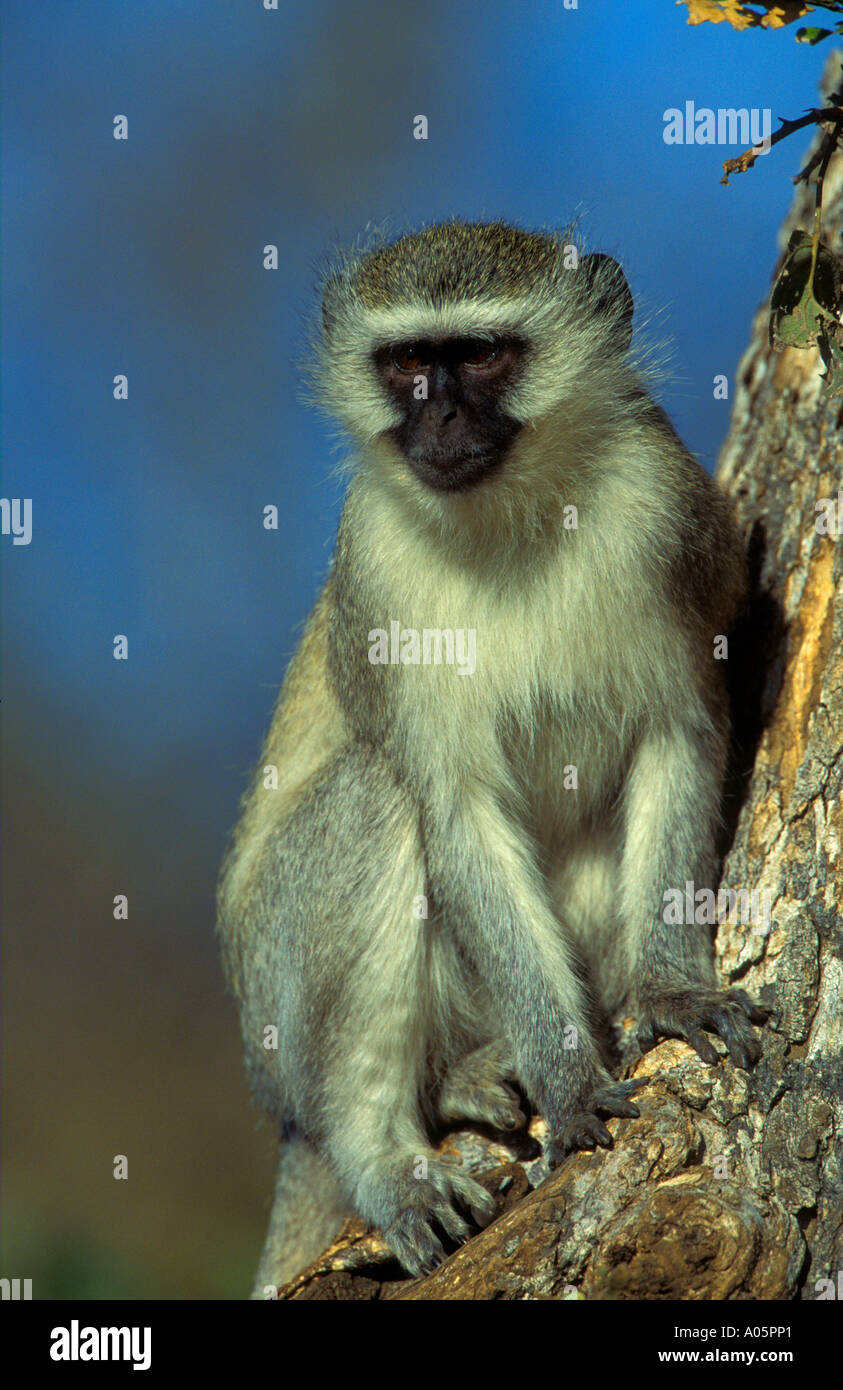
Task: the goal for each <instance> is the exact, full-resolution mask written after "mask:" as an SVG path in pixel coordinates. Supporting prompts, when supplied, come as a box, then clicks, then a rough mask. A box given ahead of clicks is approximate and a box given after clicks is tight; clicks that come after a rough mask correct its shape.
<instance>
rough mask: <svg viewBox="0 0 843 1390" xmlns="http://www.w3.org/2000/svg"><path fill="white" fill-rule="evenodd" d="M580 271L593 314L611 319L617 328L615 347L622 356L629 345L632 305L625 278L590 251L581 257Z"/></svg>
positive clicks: (607, 260)
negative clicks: (584, 281)
mask: <svg viewBox="0 0 843 1390" xmlns="http://www.w3.org/2000/svg"><path fill="white" fill-rule="evenodd" d="M580 270H581V271H582V273H583V274H584V275H585V277H586V284H587V286H588V290H589V295H590V298H591V303H592V306H593V309H594V312H595V313H596V314H601V315H604V316H605V317H606V318H611V319H613V320H614V322H615V323H616V324H617V347H618V351H619V352H626V350H627V348H628V347H629V344H630V342H631V341H632V315H633V313H634V311H635V301H634V299H633V298H632V290H631V289H630V288H629V284H628V283H627V278H626V276H625V275H624V273H623V271H622V270H621V268H620V266H619V264H618V262H617V261H616V260H615V259H614V257H613V256H606V255H604V254H603V252H602V251H594V252H592V253H591V254H590V255H588V256H583V257H582V259H581V261H580Z"/></svg>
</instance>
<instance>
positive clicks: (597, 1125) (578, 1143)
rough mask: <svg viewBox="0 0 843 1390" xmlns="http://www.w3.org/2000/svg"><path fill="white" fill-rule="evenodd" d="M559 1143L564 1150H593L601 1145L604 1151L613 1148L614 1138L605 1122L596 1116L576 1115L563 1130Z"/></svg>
mask: <svg viewBox="0 0 843 1390" xmlns="http://www.w3.org/2000/svg"><path fill="white" fill-rule="evenodd" d="M558 1143H559V1144H561V1145H562V1147H563V1148H564V1149H567V1150H571V1149H593V1148H594V1146H595V1144H600V1146H601V1147H602V1148H604V1149H610V1148H611V1147H612V1136H611V1134H610V1133H609V1131H608V1129H607V1128H606V1126H605V1125H604V1123H603V1121H602V1120H600V1119H598V1117H597V1116H596V1115H588V1114H582V1115H575V1116H574V1117H573V1119H571V1120H569V1121H568V1123H567V1124H566V1125H565V1126H564V1128H563V1129H562V1131H561V1133H560V1135H559V1139H558Z"/></svg>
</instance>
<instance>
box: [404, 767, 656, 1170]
mask: <svg viewBox="0 0 843 1390" xmlns="http://www.w3.org/2000/svg"><path fill="white" fill-rule="evenodd" d="M450 781H451V784H452V783H453V778H451V779H450ZM440 785H445V786H447V785H448V781H447V780H445V781H441V780H440ZM424 843H425V847H426V849H427V857H428V866H429V870H430V876H431V883H432V886H433V890H434V894H435V897H436V900H437V902H439V903H441V906H442V910H443V917H444V920H445V921H446V922H448V924H449V926H450V927H451V928H452V929H453V930H454V931H455V932H456V933H457V935H458V937H459V939H460V940H461V942H462V945H463V948H464V950H465V952H466V954H467V955H468V957H469V958H470V959H471V960H472V961H473V962H474V965H475V967H476V969H477V971H478V972H479V974H480V976H481V978H482V979H483V980H484V982H485V985H486V987H487V989H488V990H489V991H490V993H491V996H492V998H493V1000H494V1002H495V1006H496V1009H497V1012H498V1014H499V1016H500V1018H501V1021H502V1025H503V1028H504V1031H505V1034H506V1038H507V1041H508V1042H509V1044H510V1046H511V1048H512V1055H513V1059H514V1062H515V1066H516V1070H517V1073H518V1078H519V1080H520V1081H521V1083H522V1084H523V1086H524V1088H525V1090H526V1091H527V1094H528V1095H529V1096H530V1097H531V1099H532V1100H533V1101H534V1102H535V1104H536V1105H537V1106H538V1108H539V1110H540V1112H541V1113H542V1114H543V1115H544V1116H545V1118H546V1119H547V1122H548V1125H549V1126H550V1131H551V1134H552V1135H553V1140H552V1142H551V1145H550V1146H549V1151H548V1155H547V1156H548V1161H549V1162H550V1163H551V1165H552V1164H554V1163H556V1162H558V1161H559V1159H560V1158H561V1157H562V1155H563V1154H564V1153H566V1152H567V1151H568V1150H569V1149H571V1148H594V1146H595V1144H601V1145H603V1146H604V1147H610V1146H611V1143H612V1138H611V1135H610V1133H609V1131H608V1129H607V1128H606V1126H605V1124H604V1123H603V1121H602V1120H601V1119H600V1118H599V1117H598V1113H597V1112H598V1111H599V1112H602V1113H605V1114H608V1115H622V1116H628V1117H634V1116H637V1115H638V1110H637V1108H636V1106H635V1105H633V1104H632V1102H631V1101H630V1100H629V1096H630V1095H631V1094H632V1093H633V1092H634V1091H635V1090H636V1089H637V1088H638V1085H640V1084H643V1083H641V1082H615V1081H613V1080H612V1077H611V1076H610V1074H609V1072H608V1071H607V1070H606V1069H605V1067H604V1066H603V1064H602V1062H601V1060H600V1057H599V1053H598V1049H597V1046H596V1044H595V1042H594V1039H593V1037H592V1035H591V1031H590V1028H589V1023H588V1013H587V1008H586V1002H585V998H584V996H583V992H582V987H581V985H580V983H579V981H578V980H577V978H576V973H575V971H574V969H573V964H572V960H571V958H570V955H569V951H568V947H567V945H566V943H565V941H564V940H563V939H562V938H561V936H560V934H559V929H558V923H557V921H556V918H555V915H554V913H553V911H552V909H551V907H550V903H549V901H548V897H547V886H546V884H545V882H544V879H543V877H542V875H541V873H540V871H539V869H538V866H537V863H536V860H535V853H534V850H533V847H532V846H531V845H530V842H529V838H528V836H527V833H526V832H525V831H524V829H523V828H522V827H521V826H520V825H517V824H516V823H515V822H514V821H512V820H511V819H510V818H509V817H508V816H507V815H506V813H505V812H504V810H503V809H502V806H501V800H500V798H499V797H497V796H495V795H494V793H493V792H492V790H491V789H490V787H489V786H488V785H487V784H486V783H481V782H480V780H479V779H478V781H477V782H476V783H472V784H469V785H465V784H464V785H463V786H462V787H460V788H457V790H456V792H455V793H451V794H450V796H449V800H448V804H447V806H445V807H443V806H441V803H440V804H439V805H437V803H436V802H435V801H434V800H432V799H431V800H430V801H429V802H428V804H427V805H426V807H425V824H424Z"/></svg>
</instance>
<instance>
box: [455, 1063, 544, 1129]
mask: <svg viewBox="0 0 843 1390" xmlns="http://www.w3.org/2000/svg"><path fill="white" fill-rule="evenodd" d="M514 1076H515V1069H514V1067H513V1065H512V1060H511V1058H510V1055H509V1048H508V1047H507V1045H506V1043H504V1042H491V1043H486V1045H485V1046H484V1047H478V1048H475V1050H474V1051H473V1052H469V1053H468V1054H467V1055H466V1056H465V1057H461V1058H460V1060H459V1061H458V1062H455V1063H454V1065H453V1066H452V1067H450V1068H449V1070H448V1073H447V1075H446V1077H445V1080H444V1081H443V1083H442V1089H441V1091H440V1092H439V1098H438V1106H437V1108H438V1110H439V1114H440V1115H441V1117H442V1119H443V1120H479V1121H480V1122H481V1124H487V1125H492V1127H493V1128H495V1129H506V1130H512V1129H523V1127H524V1125H526V1123H527V1117H526V1115H525V1114H524V1112H523V1111H522V1109H521V1107H520V1104H519V1099H518V1095H517V1093H516V1092H515V1091H514V1090H513V1088H512V1087H511V1086H508V1085H507V1084H506V1081H507V1078H514Z"/></svg>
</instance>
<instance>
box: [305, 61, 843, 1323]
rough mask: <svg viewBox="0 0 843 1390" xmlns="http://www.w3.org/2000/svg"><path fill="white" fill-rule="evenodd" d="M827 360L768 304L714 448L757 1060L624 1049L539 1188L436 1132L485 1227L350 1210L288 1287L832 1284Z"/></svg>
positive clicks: (833, 708) (837, 723) (763, 171)
mask: <svg viewBox="0 0 843 1390" xmlns="http://www.w3.org/2000/svg"><path fill="white" fill-rule="evenodd" d="M832 71H833V67H832V65H831V64H830V65H829V68H828V69H827V72H828V73H831V72H832ZM785 151H786V152H785ZM796 152H797V151H796V147H795V144H794V142H792V141H791V142H790V143H789V144H788V145H787V146H785V147H784V148H779V150H778V153H777V155H775V156H773V157H771V158H770V160H769V161H763V165H762V163H759V164H757V165H756V168H755V170H754V171H753V172H752V173H751V174H747V175H743V176H741V177H742V178H743V179H750V180H752V179H760V178H773V177H781V176H782V172H783V171H782V163H783V161H786V160H787V158H788V156H790V157H791V159H792V158H793V156H794V154H795V153H796ZM774 160H776V163H775V164H774V162H773V161H774ZM741 192H742V193H743V194H745V193H746V190H745V189H741ZM723 196H724V197H726V198H728V197H733V196H737V189H735V190H734V192H732V191H724V193H723ZM812 212H813V187H811V188H810V189H808V188H806V187H805V186H804V185H802V186H800V188H799V190H798V193H797V197H796V199H795V203H794V207H793V209H792V212H791V215H790V216H789V218H788V220H787V222H786V224H785V227H784V229H783V231H782V237H781V246H782V248H783V247H784V246H785V245H786V242H787V239H788V237H789V234H790V232H791V230H792V229H793V228H794V227H797V226H799V227H804V228H808V229H809V228H810V227H811V218H812ZM823 225H824V238H825V241H826V244H827V245H829V246H830V247H831V249H832V250H837V249H838V247H839V242H840V236H841V234H843V154H838V155H837V156H836V157H835V159H833V160H832V163H831V166H830V169H829V173H828V175H827V177H826V184H825V196H824V214H823ZM821 369H822V368H821V363H820V361H819V357H818V354H817V352H816V350H814V349H810V350H802V351H798V350H795V349H787V350H786V351H784V352H783V353H776V352H774V351H772V349H771V348H770V347H769V345H768V342H767V309H766V306H765V307H764V308H762V309H761V310H759V312H758V314H757V315H756V319H755V323H754V327H753V332H752V339H751V342H750V345H749V348H748V350H747V352H746V353H745V355H744V357H743V359H742V361H741V364H740V368H739V373H738V382H737V388H736V396H735V402H734V413H733V418H732V425H731V430H730V433H729V437H728V439H727V440H726V443H725V445H724V448H723V451H722V454H721V460H720V468H719V476H720V480H721V482H722V484H723V486H724V488H725V489H726V490H727V491H728V493H729V494H730V495H731V496H732V498H733V499H734V503H735V507H736V510H737V513H738V517H739V520H740V522H741V524H742V526H743V528H744V531H745V534H746V537H747V544H748V547H749V553H750V560H751V569H752V578H753V592H752V597H751V601H750V607H749V612H748V617H747V618H746V620H745V621H744V622H743V624H742V625H741V628H740V630H739V631H738V632H737V633H735V634H734V635H733V637H732V639H731V645H730V652H729V656H730V668H729V669H730V673H731V675H732V686H733V697H734V707H735V726H736V744H737V748H736V758H735V772H734V775H733V777H732V780H731V783H730V788H729V794H728V797H727V802H726V812H727V820H728V826H727V831H728V836H727V841H726V846H725V847H728V845H729V843H730V844H731V847H730V848H729V851H728V854H727V857H726V860H725V864H724V871H723V885H724V886H725V887H726V888H727V889H734V890H745V889H748V890H750V891H752V892H758V893H759V894H761V895H764V894H769V898H768V899H767V900H766V901H767V903H768V905H769V909H770V916H769V917H768V918H767V921H766V924H765V922H764V921H763V920H762V921H760V922H759V921H758V920H753V922H751V923H750V924H749V925H741V924H740V923H738V924H729V923H726V924H721V926H720V928H719V930H718V940H717V953H718V960H719V966H720V969H721V972H722V975H723V978H724V980H727V981H728V982H729V983H730V984H734V983H737V982H740V985H741V987H742V988H744V989H746V990H747V991H748V992H749V993H750V994H753V995H755V996H757V997H760V998H761V999H762V1000H764V1002H766V1003H768V1004H770V1005H772V1006H773V1007H774V1010H775V1012H774V1015H773V1017H772V1019H771V1022H770V1023H769V1024H768V1026H767V1027H766V1028H765V1029H764V1030H763V1034H764V1036H763V1044H764V1053H763V1057H762V1060H761V1062H760V1063H759V1064H758V1066H757V1067H756V1068H755V1070H754V1071H753V1072H751V1073H746V1072H743V1071H739V1070H736V1069H735V1068H734V1067H733V1066H732V1065H731V1064H730V1063H729V1062H728V1060H726V1061H725V1062H721V1064H720V1065H719V1066H718V1067H714V1068H710V1067H707V1066H705V1065H704V1064H703V1063H702V1062H700V1060H699V1059H698V1058H697V1056H696V1054H695V1053H693V1052H692V1051H691V1049H690V1048H689V1047H687V1046H685V1044H684V1043H680V1042H676V1041H671V1042H664V1043H662V1044H661V1045H660V1046H659V1047H658V1048H656V1049H655V1050H654V1051H653V1052H652V1053H650V1054H648V1056H647V1057H646V1058H645V1059H643V1060H639V1061H638V1062H637V1063H635V1064H634V1065H633V1067H632V1069H631V1074H635V1073H638V1074H648V1075H650V1076H652V1077H653V1081H652V1083H651V1085H650V1086H649V1087H647V1088H646V1089H645V1090H644V1091H642V1092H641V1094H640V1096H639V1097H637V1099H638V1100H639V1103H640V1108H641V1119H640V1120H637V1121H622V1122H620V1123H619V1122H617V1121H611V1122H610V1128H611V1129H612V1131H613V1134H614V1138H615V1147H614V1149H612V1150H611V1151H598V1152H596V1153H593V1154H588V1153H579V1154H575V1155H573V1156H572V1157H571V1158H569V1159H568V1160H567V1161H566V1162H565V1163H564V1165H563V1166H562V1168H561V1169H560V1170H558V1171H557V1172H556V1173H555V1174H554V1175H553V1177H552V1178H550V1179H549V1180H547V1181H544V1182H542V1183H541V1185H540V1186H539V1187H538V1188H537V1189H536V1190H532V1191H531V1190H530V1188H531V1186H533V1185H534V1184H535V1183H536V1182H537V1181H539V1180H540V1179H541V1177H542V1176H543V1174H544V1170H543V1167H542V1165H541V1162H540V1161H536V1159H535V1156H534V1154H529V1153H528V1154H525V1153H523V1152H522V1154H521V1156H520V1158H519V1156H518V1154H517V1152H516V1151H514V1150H513V1149H512V1148H511V1147H507V1146H505V1145H503V1144H502V1143H498V1142H496V1141H495V1140H493V1139H492V1138H490V1137H488V1136H487V1137H483V1136H480V1135H477V1134H476V1133H469V1132H464V1133H460V1134H458V1135H451V1136H448V1138H447V1139H446V1141H445V1143H444V1147H445V1148H447V1149H448V1150H450V1151H451V1152H456V1153H458V1154H460V1155H461V1157H462V1159H463V1161H464V1162H465V1163H466V1164H467V1165H469V1166H470V1167H471V1168H472V1169H474V1170H475V1171H477V1172H479V1173H484V1177H483V1181H484V1183H485V1184H486V1185H487V1186H489V1188H490V1190H493V1191H494V1192H495V1193H496V1194H497V1197H498V1201H499V1211H500V1215H499V1218H498V1219H497V1220H496V1221H495V1222H494V1223H493V1224H492V1225H491V1226H490V1227H489V1228H488V1229H487V1230H485V1231H483V1232H481V1233H480V1234H479V1235H477V1236H476V1237H475V1238H473V1239H472V1240H471V1241H469V1243H468V1244H467V1245H466V1246H464V1247H463V1248H462V1249H460V1250H458V1251H457V1252H456V1253H455V1254H454V1255H452V1256H451V1257H450V1258H449V1259H448V1260H447V1262H446V1263H445V1264H444V1265H443V1266H442V1267H441V1268H440V1269H438V1270H436V1271H435V1272H434V1273H433V1274H431V1275H429V1276H428V1277H427V1278H424V1279H417V1280H413V1279H407V1278H402V1277H401V1276H400V1271H399V1270H398V1268H397V1266H396V1265H395V1264H394V1263H392V1262H391V1261H390V1257H389V1254H388V1251H387V1250H386V1248H385V1246H384V1245H383V1243H382V1241H381V1240H380V1239H379V1237H377V1236H376V1235H373V1234H372V1233H366V1232H365V1231H364V1229H363V1227H362V1226H361V1225H360V1223H359V1222H352V1223H349V1225H348V1226H347V1227H346V1228H345V1231H344V1232H343V1234H342V1236H341V1238H340V1240H339V1241H338V1242H337V1243H336V1244H335V1245H334V1246H333V1247H332V1248H331V1250H329V1251H327V1252H326V1253H325V1255H324V1256H322V1257H321V1259H320V1260H318V1261H317V1262H316V1263H315V1264H314V1265H312V1266H311V1267H310V1269H309V1270H306V1271H305V1272H304V1273H303V1274H302V1275H300V1276H299V1277H298V1278H297V1279H295V1280H294V1281H293V1282H292V1283H291V1284H289V1285H287V1286H286V1288H285V1289H283V1290H281V1291H280V1294H279V1297H281V1298H296V1299H299V1298H328V1299H337V1298H341V1299H369V1298H399V1299H456V1298H461V1299H491V1298H506V1299H518V1300H523V1299H540V1298H565V1297H574V1298H575V1297H584V1298H588V1299H607V1298H613V1299H617V1298H637V1299H668V1298H670V1299H749V1298H758V1299H793V1298H799V1297H802V1298H808V1299H812V1298H818V1297H821V1296H823V1294H824V1293H825V1295H826V1296H830V1295H829V1287H830V1286H829V1285H827V1284H823V1282H822V1281H824V1280H832V1281H834V1287H835V1288H836V1281H837V1276H838V1271H843V932H841V915H840V911H839V907H838V901H837V900H838V897H839V884H840V881H841V868H840V867H839V865H838V857H839V853H840V842H841V839H843V814H841V777H842V776H843V758H841V753H843V642H841V638H843V603H841V600H840V597H839V596H838V586H839V584H840V579H841V575H842V574H843V493H841V495H840V497H839V498H838V489H839V488H843V477H842V476H841V473H842V472H843V470H841V461H842V460H843V451H841V442H840V433H839V431H840V427H841V425H842V424H843V405H841V402H840V401H839V400H838V401H836V402H833V401H832V402H829V401H827V400H825V399H824V398H823V397H822V396H821V394H820V386H821V383H820V380H819V374H820V371H821ZM821 498H830V499H836V500H838V501H839V502H840V503H841V506H840V507H839V508H838V509H837V519H838V530H839V534H838V536H837V537H835V535H834V534H831V535H826V534H820V533H819V532H818V530H817V529H816V528H815V521H816V519H817V511H816V504H817V503H818V501H819V500H820V499H821ZM760 902H761V905H762V914H761V915H762V917H763V915H764V914H763V906H764V904H765V898H764V897H763V896H762V897H761V899H760ZM756 906H757V905H756ZM757 916H758V913H757V912H756V913H754V914H753V917H754V918H756V919H757ZM715 1046H717V1043H716V1042H715ZM719 1050H720V1051H721V1052H722V1051H724V1049H723V1048H722V1046H721V1047H720V1049H719ZM540 1127H541V1122H540V1121H539V1122H534V1124H533V1127H532V1131H531V1132H532V1133H533V1134H535V1133H538V1132H540ZM530 1160H532V1161H530Z"/></svg>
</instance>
